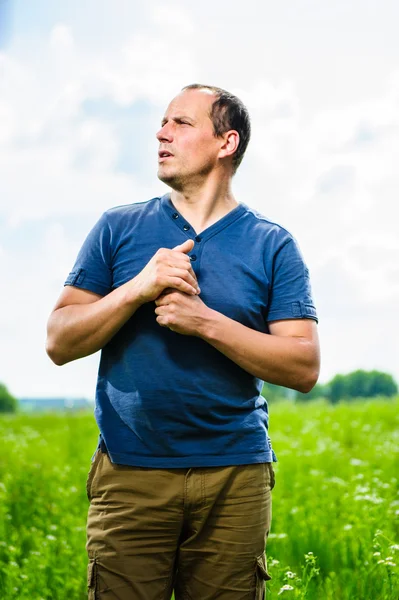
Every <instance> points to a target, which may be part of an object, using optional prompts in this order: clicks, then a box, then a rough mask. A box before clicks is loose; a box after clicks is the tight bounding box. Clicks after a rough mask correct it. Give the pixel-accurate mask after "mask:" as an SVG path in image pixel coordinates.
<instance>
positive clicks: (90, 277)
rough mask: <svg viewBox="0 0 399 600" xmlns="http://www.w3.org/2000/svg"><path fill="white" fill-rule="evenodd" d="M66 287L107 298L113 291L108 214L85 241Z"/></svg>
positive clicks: (100, 220) (99, 221)
mask: <svg viewBox="0 0 399 600" xmlns="http://www.w3.org/2000/svg"><path fill="white" fill-rule="evenodd" d="M64 285H71V286H74V287H78V288H81V289H84V290H89V291H91V292H94V293H95V294H99V295H101V296H106V295H107V294H109V292H110V291H111V289H112V265H111V231H110V226H109V223H108V219H107V215H106V213H104V214H103V215H102V216H101V218H100V219H99V220H98V221H97V223H96V224H95V225H94V227H93V229H92V230H91V231H90V233H89V234H88V236H87V238H86V239H85V241H84V243H83V246H82V247H81V249H80V252H79V254H78V257H77V259H76V262H75V264H74V266H73V268H72V271H71V272H70V273H69V275H68V277H67V278H66V280H65V283H64Z"/></svg>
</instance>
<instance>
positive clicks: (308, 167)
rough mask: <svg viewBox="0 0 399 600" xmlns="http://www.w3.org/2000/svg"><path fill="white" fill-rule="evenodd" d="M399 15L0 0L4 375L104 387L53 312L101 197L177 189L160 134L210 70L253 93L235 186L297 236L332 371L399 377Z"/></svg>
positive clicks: (350, 6) (123, 0)
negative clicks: (58, 346) (72, 354)
mask: <svg viewBox="0 0 399 600" xmlns="http://www.w3.org/2000/svg"><path fill="white" fill-rule="evenodd" d="M398 22H399V6H398V5H397V3H395V2H393V1H382V2H377V0H370V2H367V3H366V5H365V3H364V2H361V1H360V0H352V2H351V3H348V2H346V1H344V0H336V1H335V2H334V3H327V2H318V1H316V0H303V2H300V3H298V2H297V1H294V0H289V1H287V2H284V3H276V2H271V1H269V0H267V1H266V2H264V3H262V4H261V3H259V2H257V1H255V0H248V1H247V2H246V3H245V10H244V5H243V4H242V3H239V2H235V1H230V2H227V0H221V1H220V2H218V3H215V2H210V1H209V0H203V2H201V3H190V2H188V3H187V2H182V1H181V2H180V1H177V2H174V3H168V5H167V6H166V5H165V4H162V3H159V4H157V3H146V4H144V3H142V2H136V1H134V0H113V1H112V2H111V0H102V1H99V0H96V1H94V0H79V1H77V0H72V1H70V2H60V1H56V0H52V1H51V2H50V0H47V1H45V0H41V1H40V0H38V1H37V2H35V3H34V4H32V3H27V2H25V1H21V0H16V1H15V0H14V1H13V2H11V1H10V0H3V1H0V273H1V281H2V283H1V284H0V286H1V296H0V298H1V300H0V302H1V307H2V310H1V314H0V381H4V382H5V383H6V384H7V385H8V386H9V388H10V389H11V391H12V392H13V393H15V394H16V395H19V396H24V395H25V396H34V395H44V396H46V395H65V394H66V395H71V396H72V395H77V396H82V395H86V396H89V397H93V395H94V388H95V378H96V371H97V364H98V355H96V356H93V357H89V358H87V359H84V360H81V361H77V362H76V363H72V364H70V365H66V366H64V367H62V368H57V367H55V366H54V365H52V364H51V362H50V361H49V359H48V358H47V356H46V354H45V352H44V339H45V326H46V321H47V317H48V314H49V312H50V310H51V308H52V306H53V305H54V304H55V301H56V299H57V297H58V295H59V293H60V291H61V289H62V285H63V282H64V280H65V278H66V275H67V274H68V272H69V270H70V269H71V267H72V265H73V262H74V260H75V257H76V254H77V252H78V250H79V247H80V245H81V243H82V241H83V239H84V237H85V235H86V234H87V233H88V231H89V229H90V228H91V226H92V225H93V224H94V222H95V221H96V220H97V219H98V218H99V216H100V215H101V213H102V211H104V210H106V209H107V208H109V207H111V206H115V205H120V204H125V203H130V202H136V201H137V202H140V201H143V200H146V199H149V198H151V197H153V196H156V195H159V194H161V193H163V192H164V191H165V187H164V185H163V184H161V183H160V182H159V181H158V180H157V178H156V151H157V143H156V139H155V133H156V131H157V129H158V127H159V123H160V120H161V118H162V114H163V111H164V109H165V108H166V105H167V104H168V102H169V100H170V99H171V98H172V97H173V96H174V95H175V94H176V93H177V92H178V91H179V89H180V88H181V87H182V86H184V85H186V84H188V83H192V82H195V81H201V82H204V83H211V84H215V85H219V86H222V87H225V88H227V89H229V90H231V91H232V92H234V93H237V94H238V95H239V96H240V97H242V99H243V100H244V102H246V104H247V105H248V107H249V110H250V113H251V116H252V123H253V137H252V140H251V143H250V146H249V148H248V151H247V155H246V157H245V159H244V161H243V164H242V166H241V167H240V169H239V172H238V174H237V176H236V178H235V181H234V191H235V195H236V198H237V200H239V201H240V200H241V201H243V202H245V203H246V204H249V205H250V206H253V207H254V208H256V209H257V210H259V211H260V212H261V213H263V214H264V215H265V216H267V217H268V218H270V219H271V220H274V221H277V222H278V223H281V224H282V225H283V226H284V227H286V228H287V229H289V230H290V231H291V232H292V233H293V234H294V235H295V237H296V238H297V239H298V241H299V244H300V246H301V248H302V251H303V254H304V256H305V259H306V262H307V264H308V266H309V269H310V273H311V278H312V284H313V290H314V296H315V301H316V305H317V308H318V312H319V316H320V325H319V330H320V338H321V344H322V371H321V380H322V381H326V380H327V379H329V378H330V377H331V376H333V375H334V374H335V373H336V372H348V371H350V370H352V369H355V368H365V369H372V368H379V369H383V370H388V371H389V372H391V373H392V374H394V376H395V377H396V379H397V380H399V362H398V357H399V343H398V327H397V317H396V310H397V306H398V302H399V238H398V235H397V222H398V217H399V214H398V205H397V198H398V195H399V173H398V169H397V156H398V155H399V40H398V36H397V31H396V24H397V23H398Z"/></svg>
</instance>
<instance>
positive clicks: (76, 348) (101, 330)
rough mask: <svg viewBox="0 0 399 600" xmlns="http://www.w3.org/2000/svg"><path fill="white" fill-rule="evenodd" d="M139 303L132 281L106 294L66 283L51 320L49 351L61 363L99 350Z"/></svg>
mask: <svg viewBox="0 0 399 600" xmlns="http://www.w3.org/2000/svg"><path fill="white" fill-rule="evenodd" d="M129 284H130V286H129ZM140 305H141V303H140V300H139V297H138V295H137V293H136V290H135V289H134V287H133V286H132V285H131V282H128V283H127V284H125V285H123V286H121V287H120V288H118V289H116V290H114V291H113V292H111V293H110V294H108V295H107V296H104V297H102V296H99V295H98V294H95V293H93V292H90V291H87V290H82V289H79V288H76V287H72V286H67V287H65V288H64V290H63V291H62V293H61V295H60V297H59V299H58V301H57V304H56V305H55V307H54V309H53V312H52V313H51V315H50V318H49V320H48V324H47V340H46V352H47V354H48V355H49V357H50V358H51V360H52V361H53V362H54V363H55V364H56V365H59V366H60V365H64V364H65V363H68V362H70V361H72V360H76V359H78V358H82V357H83V356H88V355H89V354H93V353H94V352H97V351H98V350H100V349H101V348H103V347H104V346H105V345H106V344H107V343H108V342H109V341H110V339H111V338H112V337H113V336H114V335H115V334H116V333H117V332H118V331H119V329H120V328H121V327H122V326H123V325H124V324H125V323H126V321H127V320H128V319H130V317H131V316H132V315H133V314H134V313H135V312H136V310H137V309H138V307H139V306H140Z"/></svg>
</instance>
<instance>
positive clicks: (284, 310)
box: [266, 237, 318, 322]
mask: <svg viewBox="0 0 399 600" xmlns="http://www.w3.org/2000/svg"><path fill="white" fill-rule="evenodd" d="M266 319H267V321H277V320H280V319H314V320H315V321H316V322H318V317H317V313H316V309H315V306H314V302H313V298H312V290H311V286H310V280H309V270H308V268H307V266H306V265H305V263H304V260H303V257H302V254H301V251H300V249H299V247H298V244H297V242H296V241H295V239H294V238H292V237H290V238H288V241H285V243H284V244H283V245H282V246H281V248H279V249H278V250H277V252H276V254H275V256H274V260H273V272H272V283H271V290H270V298H269V305H268V310H267V317H266Z"/></svg>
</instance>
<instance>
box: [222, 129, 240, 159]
mask: <svg viewBox="0 0 399 600" xmlns="http://www.w3.org/2000/svg"><path fill="white" fill-rule="evenodd" d="M223 139H224V142H223V145H222V146H221V148H220V151H219V157H220V158H226V157H227V156H232V155H233V154H234V152H235V151H236V150H237V148H238V144H239V143H240V135H239V133H238V131H235V129H231V130H230V131H227V132H226V133H224V134H223Z"/></svg>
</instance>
